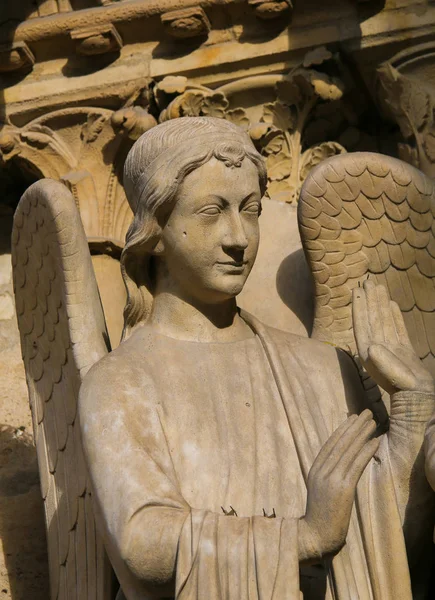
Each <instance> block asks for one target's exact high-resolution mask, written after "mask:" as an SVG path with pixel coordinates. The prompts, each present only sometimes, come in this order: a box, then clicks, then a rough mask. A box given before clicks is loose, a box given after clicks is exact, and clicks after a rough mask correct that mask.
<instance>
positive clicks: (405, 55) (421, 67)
mask: <svg viewBox="0 0 435 600" xmlns="http://www.w3.org/2000/svg"><path fill="white" fill-rule="evenodd" d="M434 64H435V44H434V43H433V42H429V43H426V44H421V45H417V46H413V47H412V48H411V49H409V50H405V51H403V52H401V53H399V54H397V55H396V56H395V57H393V58H392V59H391V60H389V61H388V62H386V63H384V64H383V65H381V67H380V68H379V70H378V78H379V97H380V100H381V103H382V105H383V106H384V107H385V109H386V112H387V115H389V116H390V118H392V119H393V120H395V121H396V122H397V124H398V125H399V127H400V131H401V133H402V135H403V138H404V139H405V143H401V144H400V145H399V152H400V157H401V158H402V159H403V160H406V161H407V162H409V163H410V164H412V165H414V166H416V167H418V168H419V169H421V170H422V171H423V172H424V173H426V175H428V176H430V177H435V86H434V85H433V83H432V76H431V72H432V68H433V65H434Z"/></svg>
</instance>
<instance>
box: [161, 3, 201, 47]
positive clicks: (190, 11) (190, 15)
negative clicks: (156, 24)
mask: <svg viewBox="0 0 435 600" xmlns="http://www.w3.org/2000/svg"><path fill="white" fill-rule="evenodd" d="M161 21H162V24H163V26H164V28H165V30H166V31H167V33H168V34H169V35H170V36H171V37H174V38H181V39H184V38H192V37H200V36H206V35H208V33H209V31H210V29H211V25H210V21H209V20H208V17H207V15H206V14H205V12H204V11H203V9H202V8H201V7H200V6H195V7H191V8H183V9H181V10H173V11H170V12H167V13H164V14H162V15H161Z"/></svg>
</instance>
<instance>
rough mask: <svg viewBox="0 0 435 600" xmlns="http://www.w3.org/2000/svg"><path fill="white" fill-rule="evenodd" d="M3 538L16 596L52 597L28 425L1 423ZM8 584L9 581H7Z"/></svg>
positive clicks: (0, 517) (0, 513) (0, 531)
mask: <svg viewBox="0 0 435 600" xmlns="http://www.w3.org/2000/svg"><path fill="white" fill-rule="evenodd" d="M0 540H1V546H2V550H3V554H4V564H5V567H6V571H7V576H8V579H9V586H10V589H6V588H3V589H1V590H0V594H5V595H6V594H9V595H10V597H11V598H12V600H23V598H32V600H46V598H48V597H49V580H48V563H47V551H46V540H45V523H44V510H43V501H42V498H41V493H40V488H39V476H38V465H37V460H36V450H35V447H34V445H33V438H32V436H31V435H30V434H29V433H27V432H26V431H25V429H24V427H21V428H18V429H15V428H14V427H11V426H9V425H0ZM3 585H5V584H3Z"/></svg>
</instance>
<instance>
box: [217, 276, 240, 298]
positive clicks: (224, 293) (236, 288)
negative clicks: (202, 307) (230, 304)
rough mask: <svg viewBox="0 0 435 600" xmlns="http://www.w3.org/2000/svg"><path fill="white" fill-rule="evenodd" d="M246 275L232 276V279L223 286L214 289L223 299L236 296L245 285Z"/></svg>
mask: <svg viewBox="0 0 435 600" xmlns="http://www.w3.org/2000/svg"><path fill="white" fill-rule="evenodd" d="M245 283H246V277H243V279H242V278H237V279H236V277H234V276H232V281H226V282H225V283H223V284H222V286H219V287H215V288H214V291H215V292H216V293H217V294H219V295H220V296H221V297H222V300H229V299H230V298H235V297H236V296H238V295H239V294H240V292H241V291H242V290H243V288H244V287H245Z"/></svg>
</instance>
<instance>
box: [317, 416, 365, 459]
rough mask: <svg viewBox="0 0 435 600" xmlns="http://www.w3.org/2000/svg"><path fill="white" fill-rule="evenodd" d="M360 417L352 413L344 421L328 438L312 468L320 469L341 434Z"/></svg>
mask: <svg viewBox="0 0 435 600" xmlns="http://www.w3.org/2000/svg"><path fill="white" fill-rule="evenodd" d="M357 419H358V416H357V415H351V416H350V417H349V418H348V419H346V421H344V423H342V424H341V425H340V426H339V427H338V428H337V429H336V430H335V431H334V433H333V434H332V435H331V436H330V437H329V438H328V440H327V441H326V442H325V443H324V444H323V446H322V448H321V450H320V452H319V454H318V455H317V456H316V459H315V461H314V463H313V466H312V467H311V469H312V470H313V471H314V470H318V469H319V468H320V467H321V466H322V465H323V463H324V462H325V460H326V459H327V458H328V455H329V454H330V452H331V450H332V449H333V448H334V446H335V444H336V443H337V442H338V440H339V439H340V438H341V436H342V435H343V434H344V433H345V432H346V430H347V429H348V428H349V427H351V426H352V424H353V423H354V422H355V421H356V420H357Z"/></svg>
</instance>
